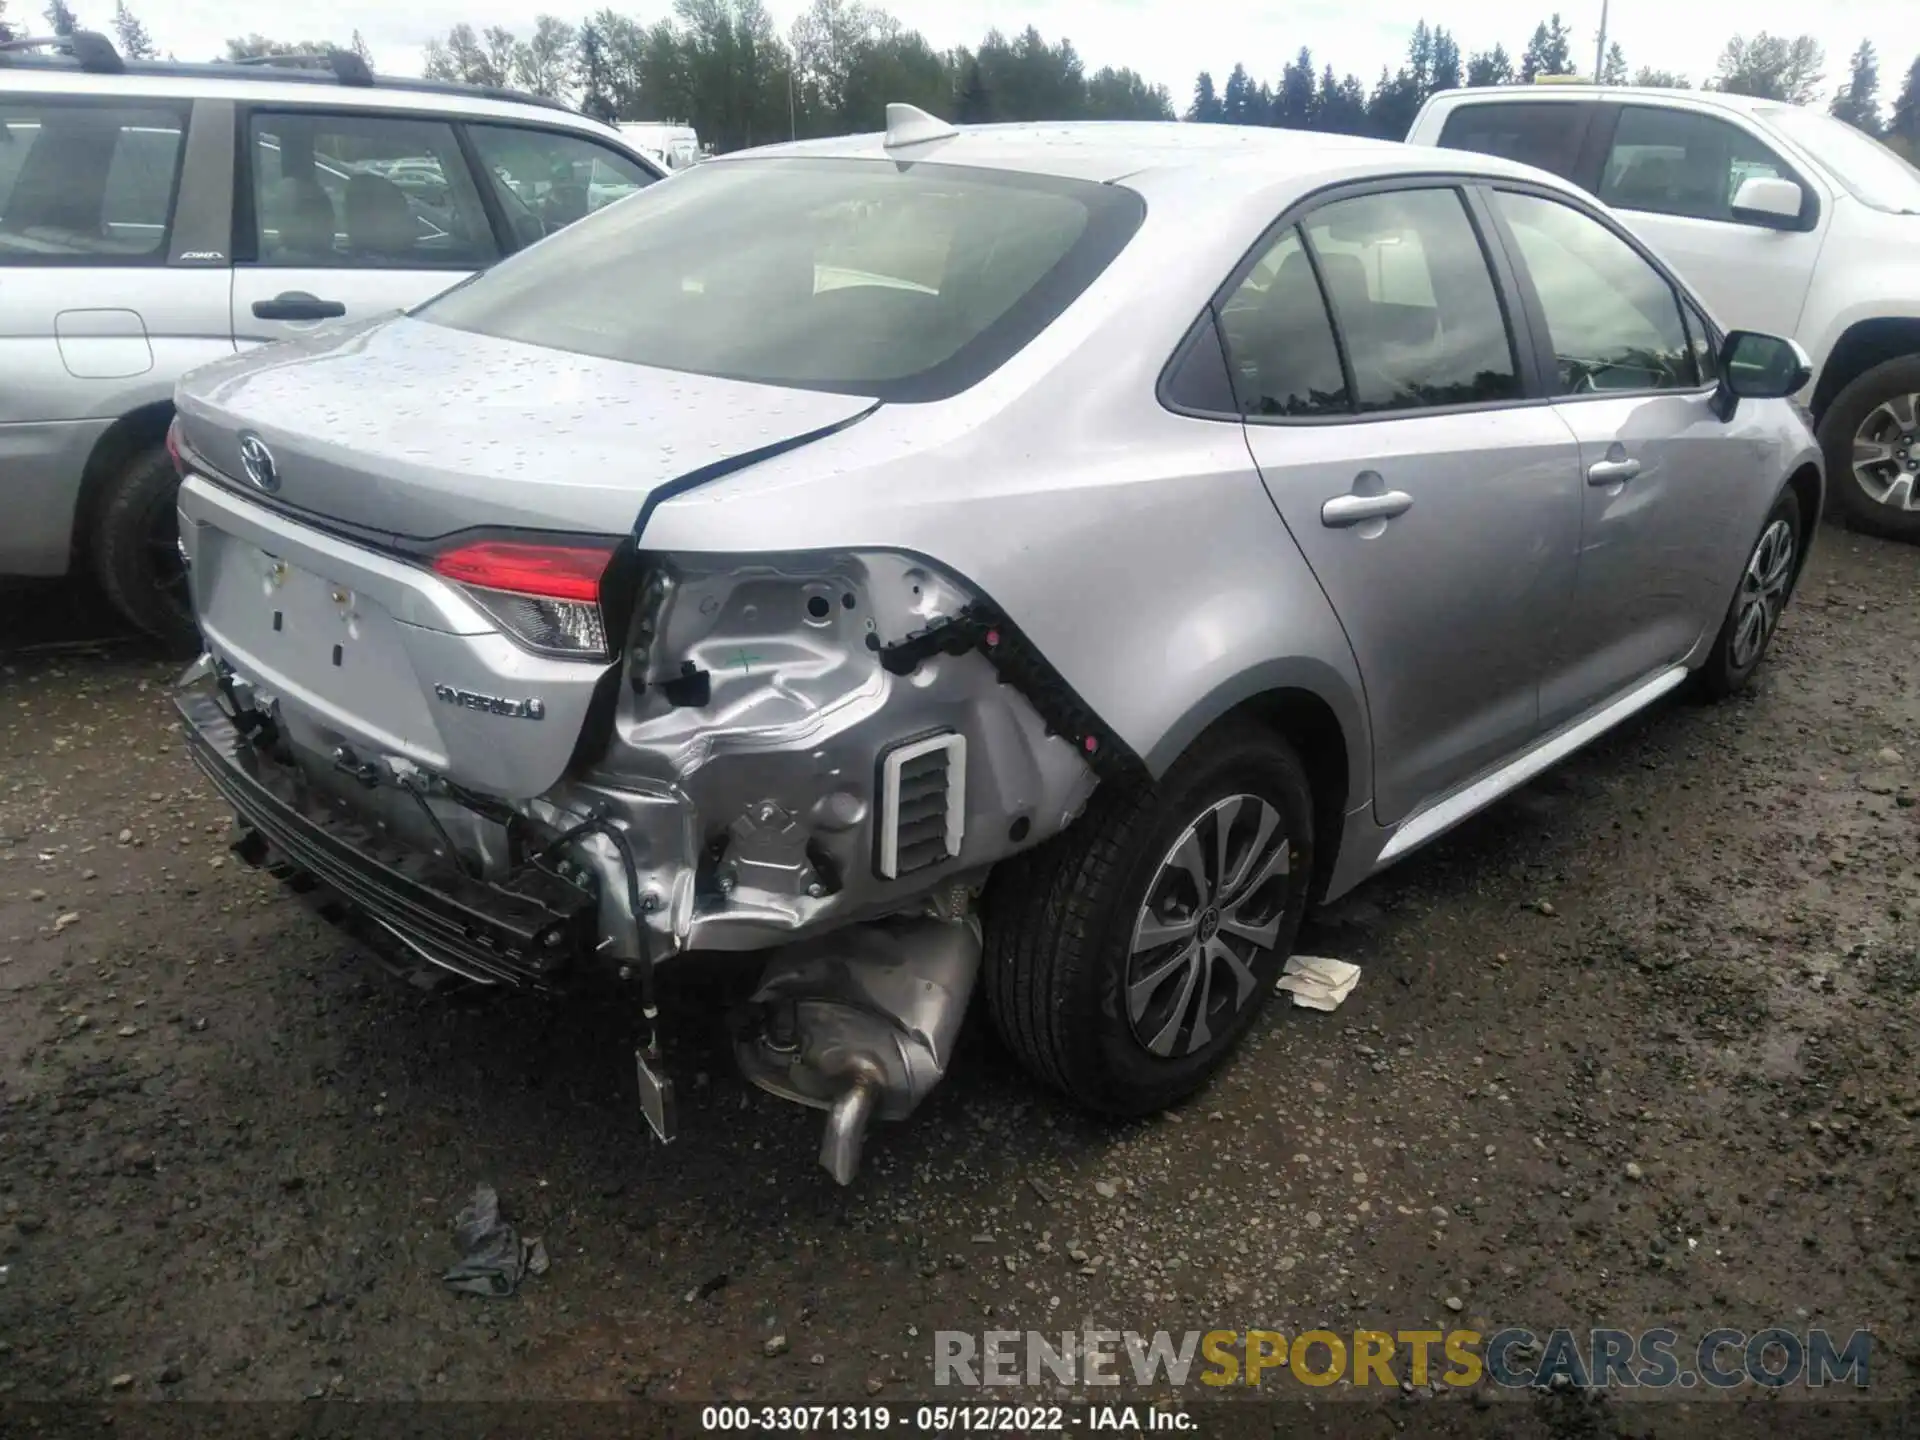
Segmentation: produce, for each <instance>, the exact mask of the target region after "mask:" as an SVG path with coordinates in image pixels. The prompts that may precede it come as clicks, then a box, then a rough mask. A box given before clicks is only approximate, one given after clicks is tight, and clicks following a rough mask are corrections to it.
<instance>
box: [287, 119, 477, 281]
mask: <svg viewBox="0 0 1920 1440" xmlns="http://www.w3.org/2000/svg"><path fill="white" fill-rule="evenodd" d="M249 129H250V132H251V145H252V159H253V165H252V168H253V214H254V229H255V237H254V238H255V245H256V247H257V248H256V250H255V252H254V253H255V256H256V258H257V259H258V261H259V263H260V264H262V265H291V266H303V267H304V266H343V267H348V268H357V269H375V270H386V269H392V270H429V269H462V270H466V269H472V268H474V267H476V266H479V265H484V264H486V263H488V262H489V261H491V260H493V259H494V258H495V257H496V256H497V254H498V247H497V246H496V245H495V243H494V239H493V231H492V229H491V228H490V227H489V226H488V223H487V216H486V211H485V210H484V209H482V208H481V205H480V194H479V191H478V190H476V189H475V188H474V184H473V177H472V176H471V175H470V174H468V171H467V164H466V161H465V159H464V158H463V157H462V155H461V153H460V147H459V144H458V143H457V142H456V141H455V139H454V135H453V127H452V126H450V125H447V124H444V123H441V122H439V121H432V120H411V119H401V118H394V117H390V116H384V115H335V114H324V113H319V112H313V111H288V112H284V113H277V114H276V113H266V112H261V113H256V114H255V115H253V117H252V118H251V121H250V123H249Z"/></svg>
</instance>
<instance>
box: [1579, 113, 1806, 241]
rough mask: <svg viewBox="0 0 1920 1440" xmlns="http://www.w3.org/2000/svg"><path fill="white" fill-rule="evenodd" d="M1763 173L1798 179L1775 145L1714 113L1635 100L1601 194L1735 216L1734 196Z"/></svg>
mask: <svg viewBox="0 0 1920 1440" xmlns="http://www.w3.org/2000/svg"><path fill="white" fill-rule="evenodd" d="M1755 176H1767V177H1779V178H1783V179H1787V180H1797V177H1796V176H1795V175H1794V174H1793V172H1792V170H1790V169H1789V168H1788V166H1787V163H1786V162H1785V161H1784V160H1782V159H1781V158H1780V157H1779V156H1778V155H1775V154H1774V153H1773V151H1771V150H1769V149H1768V148H1767V147H1766V146H1765V145H1762V144H1761V143H1760V142H1759V141H1758V140H1756V139H1754V138H1753V137H1752V136H1751V135H1749V134H1747V132H1746V131H1744V130H1741V129H1739V128H1737V127H1736V126H1733V125H1730V124H1728V123H1727V122H1726V121H1725V120H1720V119H1716V118H1715V117H1714V116H1711V115H1699V114H1695V113H1693V112H1692V111H1688V110H1655V109H1652V108H1650V107H1648V106H1644V105H1629V106H1627V107H1626V108H1625V109H1624V110H1622V111H1621V112H1620V123H1619V126H1618V127H1617V128H1616V129H1615V130H1614V133H1613V148H1612V149H1611V150H1610V151H1608V152H1607V164H1606V168H1605V170H1604V171H1602V173H1601V176H1600V198H1601V199H1602V200H1604V201H1606V202H1607V203H1608V204H1609V205H1617V206H1619V207H1620V208H1621V209H1623V210H1644V211H1650V212H1651V213H1653V214H1656V215H1690V216H1692V217H1694V218H1695V219H1698V220H1725V221H1728V222H1732V221H1733V197H1734V195H1735V194H1737V193H1738V192H1739V189H1740V186H1741V184H1742V183H1743V182H1745V181H1747V180H1751V179H1753V178H1754V177H1755Z"/></svg>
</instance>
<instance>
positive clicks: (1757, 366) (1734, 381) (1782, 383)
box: [1713, 181, 1813, 420]
mask: <svg viewBox="0 0 1920 1440" xmlns="http://www.w3.org/2000/svg"><path fill="white" fill-rule="evenodd" d="M1748 183H1750V184H1751V183H1752V182H1751V181H1750V182H1748ZM1812 379H1813V362H1812V361H1811V360H1809V359H1808V358H1807V352H1806V351H1804V350H1802V349H1801V348H1800V346H1799V344H1798V342H1796V341H1793V340H1788V339H1785V338H1783V337H1781V336H1779V335H1763V334H1761V333H1760V332H1759V331H1758V330H1735V331H1734V332H1733V333H1732V334H1730V335H1728V336H1727V338H1726V340H1725V342H1723V343H1722V344H1721V346H1720V388H1719V389H1718V390H1716V391H1715V392H1714V395H1713V409H1714V413H1715V414H1716V415H1718V416H1719V417H1720V418H1721V419H1722V420H1731V419H1732V418H1733V412H1734V411H1735V410H1736V409H1737V408H1738V407H1739V404H1740V402H1741V401H1742V400H1783V399H1785V398H1786V397H1787V396H1789V395H1797V394H1799V393H1800V391H1802V390H1804V389H1805V388H1806V386H1807V382H1808V381H1810V380H1812Z"/></svg>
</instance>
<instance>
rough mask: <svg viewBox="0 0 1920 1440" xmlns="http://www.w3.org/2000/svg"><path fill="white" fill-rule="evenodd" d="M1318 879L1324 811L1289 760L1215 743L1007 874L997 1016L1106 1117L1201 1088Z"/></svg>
mask: <svg viewBox="0 0 1920 1440" xmlns="http://www.w3.org/2000/svg"><path fill="white" fill-rule="evenodd" d="M1312 874H1313V801H1312V795H1311V792H1310V790H1309V788H1308V785H1307V778H1306V772H1305V771H1304V770H1303V769H1302V768H1301V765H1300V761H1299V758H1298V757H1297V756H1296V755H1295V754H1294V752H1293V750H1292V749H1291V747H1289V746H1288V745H1287V744H1286V743H1285V742H1283V741H1281V740H1280V739H1278V738H1277V737H1275V736H1274V735H1272V734H1270V733H1268V732H1267V731H1265V730H1262V729H1260V728H1258V727H1255V726H1251V725H1247V726H1239V725H1235V726H1232V727H1230V728H1221V729H1218V730H1216V731H1214V732H1212V733H1210V734H1209V735H1208V736H1207V737H1206V738H1205V739H1204V740H1203V742H1202V743H1200V744H1198V745H1196V746H1195V747H1194V749H1193V750H1191V751H1189V752H1188V754H1187V755H1186V757H1185V758H1183V759H1182V760H1181V761H1180V763H1179V764H1178V765H1176V766H1175V767H1174V768H1173V770H1172V771H1170V772H1169V773H1168V774H1167V776H1166V777H1165V779H1164V780H1163V781H1162V782H1161V783H1160V784H1159V785H1158V786H1154V787H1151V788H1135V789H1131V790H1126V789H1116V788H1115V787H1113V786H1111V785H1103V786H1102V787H1101V788H1100V789H1099V790H1098V791H1096V792H1095V794H1094V798H1093V801H1092V802H1091V803H1090V804H1089V806H1088V808H1087V813H1086V814H1084V815H1083V816H1081V817H1080V819H1079V820H1078V821H1077V822H1075V824H1074V825H1073V826H1072V827H1071V828H1070V829H1069V830H1067V831H1066V832H1065V833H1064V834H1062V835H1061V836H1059V837H1058V838H1056V839H1054V840H1053V841H1051V842H1049V843H1048V844H1047V845H1044V846H1042V847H1041V848H1040V849H1038V850H1036V851H1035V852H1033V853H1032V854H1031V855H1028V856H1023V857H1021V858H1019V859H1017V860H1015V861H1012V862H1009V863H1008V864H1006V865H1003V866H1002V867H1001V868H1000V869H999V870H998V871H996V872H995V875H994V879H993V884H992V886H991V887H990V889H989V891H988V895H987V907H986V941H987V944H986V957H985V966H984V972H985V973H984V980H985V988H986V992H987V1003H988V1008H989V1010H990V1011H991V1013H992V1015H993V1020H994V1025H995V1028H996V1029H998V1030H999V1032H1000V1034H1001V1036H1002V1038H1004V1039H1005V1041H1006V1043H1007V1045H1008V1046H1009V1048H1011V1049H1012V1050H1013V1052H1014V1053H1015V1055H1017V1056H1018V1057H1019V1059H1020V1060H1021V1062H1022V1063H1023V1064H1024V1065H1025V1066H1026V1067H1027V1068H1028V1069H1029V1070H1030V1071H1032V1072H1033V1073H1034V1075H1035V1076H1037V1077H1038V1078H1039V1079H1041V1080H1043V1081H1045V1082H1046V1083H1048V1084H1051V1085H1054V1086H1056V1087H1057V1088H1059V1089H1061V1090H1064V1091H1065V1092H1066V1093H1067V1094H1068V1095H1070V1096H1071V1097H1072V1098H1074V1099H1075V1100H1078V1101H1079V1102H1080V1103H1081V1104H1083V1105H1086V1106H1088V1107H1090V1108H1092V1109H1095V1110H1100V1111H1105V1112H1107V1113H1109V1114H1116V1115H1140V1114H1146V1113H1149V1112H1151V1111H1154V1110H1159V1109H1162V1108H1164V1107H1165V1106H1167V1105H1170V1104H1172V1103H1173V1102H1174V1101H1176V1100H1179V1099H1180V1098H1182V1097H1183V1096H1185V1095H1187V1094H1189V1093H1190V1092H1192V1091H1194V1090H1196V1089H1198V1088H1199V1087H1200V1086H1201V1085H1202V1084H1203V1083H1204V1082H1205V1081H1206V1080H1207V1078H1208V1077H1209V1076H1210V1075H1211V1074H1212V1073H1213V1072H1214V1071H1215V1070H1216V1069H1218V1068H1219V1067H1220V1065H1221V1063H1222V1062H1223V1061H1224V1060H1225V1059H1226V1057H1227V1055H1228V1053H1229V1052H1230V1051H1231V1050H1232V1049H1233V1047H1234V1045H1235V1044H1236V1043H1237V1042H1238V1040H1239V1039H1240V1037H1241V1036H1242V1035H1243V1034H1244V1033H1245V1032H1246V1030H1247V1027H1248V1026H1250V1025H1251V1024H1252V1023H1253V1020H1254V1017H1255V1016H1256V1015H1257V1014H1258V1013H1259V1012H1260V1008H1261V1006H1262V1005H1263V1004H1265V1002H1266V999H1267V997H1268V995H1269V994H1271V993H1272V991H1273V984H1274V981H1275V979H1276V978H1278V976H1279V973H1280V968H1281V965H1282V963H1283V962H1284V961H1285V959H1286V957H1287V955H1288V953H1289V952H1290V951H1291V949H1292V947H1293V939H1294V934H1295V932H1296V931H1297V930H1298V929H1299V926H1300V917H1301V914H1302V913H1303V911H1304V910H1305V909H1306V901H1307V888H1308V884H1309V882H1310V880H1311V877H1312Z"/></svg>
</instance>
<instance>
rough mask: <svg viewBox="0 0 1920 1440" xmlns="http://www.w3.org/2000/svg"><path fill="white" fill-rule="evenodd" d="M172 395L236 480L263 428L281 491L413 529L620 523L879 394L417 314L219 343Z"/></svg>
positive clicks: (208, 452)
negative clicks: (718, 374) (228, 347)
mask: <svg viewBox="0 0 1920 1440" xmlns="http://www.w3.org/2000/svg"><path fill="white" fill-rule="evenodd" d="M177 400H178V409H179V411H180V415H181V428H182V432H183V434H184V436H185V438H186V441H187V444H188V446H189V448H191V449H192V450H194V451H195V452H197V453H198V454H199V455H200V456H201V457H203V458H204V460H205V461H206V463H207V464H208V465H209V466H210V467H212V468H213V469H215V470H217V471H219V472H221V473H222V474H223V475H225V476H226V477H227V478H228V479H229V480H230V481H233V482H235V483H237V484H242V485H244V484H247V483H248V482H249V480H250V479H252V477H251V476H250V473H249V470H248V467H247V465H246V463H245V461H244V460H243V458H242V455H241V445H240V439H241V436H242V435H243V434H244V433H248V432H251V433H252V434H254V435H257V436H258V437H259V439H260V440H261V441H262V442H264V444H265V446H266V447H267V450H268V451H269V452H270V454H271V457H272V475H273V480H274V481H275V482H276V488H275V489H273V491H272V494H273V498H274V499H275V500H276V501H278V502H279V503H281V504H283V505H287V506H291V507H293V508H295V509H297V510H300V511H303V512H305V513H308V514H311V515H313V516H315V517H316V518H319V519H322V520H334V521H339V522H343V523H344V524H347V525H350V526H353V527H356V528H359V529H363V530H369V531H375V532H381V533H385V534H391V535H396V536H402V537H406V538H409V539H433V538H437V537H439V536H442V535H448V534H451V533H453V532H455V531H459V530H471V529H479V528H485V527H515V528H529V529H538V530H551V531H574V532H591V533H597V534H605V535H621V534H625V533H627V532H629V531H630V530H632V528H633V525H634V522H635V520H636V519H637V518H638V516H639V515H640V513H641V511H642V509H643V507H644V506H645V504H646V501H647V497H648V496H649V495H651V494H652V493H654V492H655V491H656V490H658V489H659V488H660V487H662V486H664V485H667V484H669V483H670V482H672V481H674V480H677V479H679V478H681V477H683V476H686V475H687V474H689V473H690V472H693V471H698V470H702V469H705V468H707V467H709V466H713V465H724V464H725V463H726V462H729V461H734V460H738V459H740V458H742V457H746V456H750V455H752V454H754V453H756V452H759V451H763V450H766V449H769V448H778V447H783V446H786V445H791V444H793V443H795V442H797V441H801V440H804V439H805V438H806V437H808V436H810V435H813V434H816V433H818V432H821V431H824V430H826V429H829V428H831V427H833V426H837V425H841V424H844V423H846V422H847V421H849V420H852V419H855V418H856V417H858V416H860V415H862V414H864V413H865V412H867V411H869V410H871V409H872V408H873V406H874V401H872V400H871V399H869V398H867V397H865V396H859V395H839V394H832V393H827V392H822V391H815V390H796V389H788V388H783V387H780V386H773V385H759V384H753V383H750V382H747V381H740V380H721V379H715V378H712V377H709V376H703V375H692V374H686V373H683V372H680V371H671V370H659V369H651V368H649V367H647V366H643V365H633V364H628V363H626V362H623V361H616V360H603V359H599V358H597V357H594V356H590V355H575V354H572V353H569V352H566V351H561V350H550V349H544V348H541V347H537V346H532V345H526V344H522V343H520V342H518V341H512V340H500V339H495V338H492V337H490V336H484V335H475V334H471V333H468V332H466V331H461V330H454V329H451V328H449V327H447V326H444V325H436V324H432V323H430V322H428V321H424V320H416V319H412V318H410V317H407V316H395V317H390V318H387V319H384V320H380V321H376V322H372V323H370V324H366V325H361V326H354V327H348V328H345V329H341V330H333V331H327V332H323V333H322V334H320V335H316V336H313V337H311V338H308V339H302V340H296V341H292V342H287V343H283V344H279V345H274V346H272V347H268V348H263V349H259V350H254V351H250V352H248V353H246V354H243V355H240V356H236V357H235V358H234V359H232V360H223V361H219V362H217V363H215V364H213V365H211V366H208V367H206V368H204V369H201V370H198V371H195V372H194V373H193V374H191V375H189V376H188V377H187V378H186V379H184V380H183V381H181V383H180V387H179V392H178V397H177ZM256 454H257V452H256ZM252 483H254V484H256V485H258V484H259V481H258V480H252ZM262 488H265V487H262Z"/></svg>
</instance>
